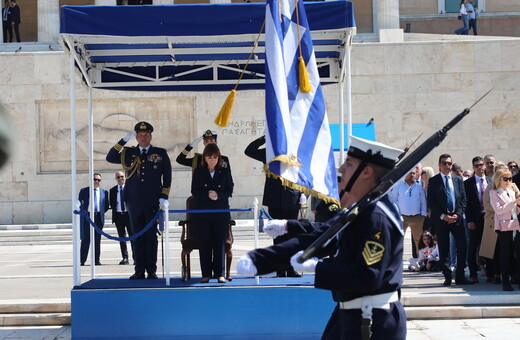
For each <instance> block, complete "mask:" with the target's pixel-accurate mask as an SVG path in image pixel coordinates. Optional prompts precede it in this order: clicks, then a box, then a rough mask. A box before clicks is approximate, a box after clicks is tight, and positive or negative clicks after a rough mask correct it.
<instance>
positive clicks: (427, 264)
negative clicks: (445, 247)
mask: <svg viewBox="0 0 520 340" xmlns="http://www.w3.org/2000/svg"><path fill="white" fill-rule="evenodd" d="M409 261H410V265H409V266H408V269H409V270H412V271H415V272H418V271H421V270H427V271H435V270H436V267H437V262H438V261H439V250H438V248H437V242H435V239H434V237H433V236H432V234H431V233H430V232H429V231H425V232H424V233H423V234H422V237H421V240H420V241H419V257H418V258H413V257H412V258H410V260H409Z"/></svg>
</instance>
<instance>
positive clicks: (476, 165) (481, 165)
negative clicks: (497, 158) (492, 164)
mask: <svg viewBox="0 0 520 340" xmlns="http://www.w3.org/2000/svg"><path fill="white" fill-rule="evenodd" d="M473 166H474V167H475V168H481V167H483V166H484V163H478V164H473Z"/></svg>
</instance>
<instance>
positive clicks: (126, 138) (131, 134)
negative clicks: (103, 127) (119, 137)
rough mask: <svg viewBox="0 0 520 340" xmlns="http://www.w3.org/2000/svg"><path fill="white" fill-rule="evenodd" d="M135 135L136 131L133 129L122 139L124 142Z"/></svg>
mask: <svg viewBox="0 0 520 340" xmlns="http://www.w3.org/2000/svg"><path fill="white" fill-rule="evenodd" d="M135 135H137V133H136V132H135V131H133V132H130V133H129V134H128V135H126V136H124V137H123V140H124V141H125V142H128V141H129V140H130V138H132V137H134V136H135Z"/></svg>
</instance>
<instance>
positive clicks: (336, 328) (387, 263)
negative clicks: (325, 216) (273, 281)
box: [249, 196, 406, 340]
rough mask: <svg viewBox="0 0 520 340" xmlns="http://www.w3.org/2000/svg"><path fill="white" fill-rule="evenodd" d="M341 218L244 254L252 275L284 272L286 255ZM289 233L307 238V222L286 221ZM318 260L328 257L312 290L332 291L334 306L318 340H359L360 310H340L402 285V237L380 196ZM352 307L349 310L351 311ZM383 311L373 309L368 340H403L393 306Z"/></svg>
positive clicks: (398, 308)
mask: <svg viewBox="0 0 520 340" xmlns="http://www.w3.org/2000/svg"><path fill="white" fill-rule="evenodd" d="M338 218H341V215H340V214H338V215H337V216H336V217H334V218H333V219H331V220H329V221H327V222H325V223H321V224H315V225H314V230H313V231H311V232H310V233H306V234H300V235H298V236H296V237H294V238H292V239H290V240H288V241H286V242H284V243H281V244H278V245H274V246H272V247H269V248H265V249H256V250H254V251H252V252H250V253H249V255H250V256H251V258H252V260H253V263H254V264H255V266H256V268H257V270H258V274H266V273H270V272H273V271H274V270H277V269H278V268H280V267H284V266H288V265H289V261H290V258H291V256H292V255H294V254H295V253H296V252H298V251H299V250H302V249H305V248H306V247H307V246H309V245H310V244H311V243H312V242H313V241H314V240H315V239H316V238H317V237H319V236H320V235H321V234H322V233H323V232H324V231H325V230H326V229H328V228H329V226H330V225H332V224H334V222H335V221H336V220H337V219H338ZM288 228H289V232H290V233H298V232H304V233H305V232H309V231H310V230H311V229H312V227H310V223H308V222H300V221H289V222H288ZM318 255H319V257H323V256H326V255H330V256H331V257H330V258H327V259H324V260H323V261H322V262H319V263H318V265H317V266H316V274H315V283H314V285H315V287H316V288H321V289H327V290H330V291H332V297H333V299H334V301H337V302H338V306H337V307H336V309H335V310H334V313H333V315H332V316H331V318H330V320H329V323H328V324H327V327H326V329H325V332H324V334H323V339H339V338H341V339H361V319H362V316H361V309H360V308H359V307H358V308H353V309H343V307H342V306H344V303H346V304H345V305H346V308H349V304H348V302H351V303H353V302H352V301H353V300H354V299H357V298H361V297H366V296H374V295H380V294H385V293H392V292H397V291H398V290H399V289H400V288H401V284H402V260H403V232H402V224H401V219H400V217H399V213H398V211H397V208H396V207H395V206H394V205H393V204H392V203H390V201H389V200H388V198H387V197H386V196H385V197H383V198H381V199H380V200H379V201H377V202H373V203H372V204H370V205H369V206H368V207H367V208H365V209H364V210H363V211H362V212H361V213H360V214H359V216H358V217H357V218H356V219H355V220H354V221H353V222H352V223H351V224H350V225H349V226H347V227H346V228H345V229H344V230H343V231H342V232H341V233H340V234H339V236H338V241H337V242H336V243H335V244H334V242H331V244H330V245H329V247H328V248H327V249H324V250H323V253H321V254H318ZM351 306H352V305H350V307H351ZM388 306H389V309H382V308H378V307H377V304H376V305H373V307H374V309H373V310H372V313H373V316H372V327H371V330H372V338H371V339H385V340H386V339H405V338H406V316H405V313H404V309H403V307H402V305H401V304H400V302H399V301H396V302H392V303H390V304H389V305H388Z"/></svg>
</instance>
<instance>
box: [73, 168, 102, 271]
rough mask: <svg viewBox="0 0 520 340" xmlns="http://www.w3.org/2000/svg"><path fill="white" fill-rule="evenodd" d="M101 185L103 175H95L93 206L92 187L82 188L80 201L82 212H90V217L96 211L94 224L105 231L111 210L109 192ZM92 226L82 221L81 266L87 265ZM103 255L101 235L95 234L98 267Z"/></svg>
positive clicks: (95, 252) (95, 254)
mask: <svg viewBox="0 0 520 340" xmlns="http://www.w3.org/2000/svg"><path fill="white" fill-rule="evenodd" d="M100 184H101V174H99V173H97V172H96V173H95V174H94V200H93V204H92V205H91V204H90V187H85V188H82V189H81V190H80V191H79V198H78V199H79V201H80V202H81V210H84V211H88V212H89V215H90V211H92V209H94V223H95V224H96V225H97V226H98V227H99V228H100V229H103V226H104V225H105V213H106V212H107V210H108V209H109V205H108V192H107V191H106V190H105V189H103V188H101V187H100V186H99V185H100ZM90 227H91V226H90V225H89V224H88V222H87V221H86V220H85V219H83V218H82V219H81V233H82V238H81V250H80V252H81V265H82V266H84V265H85V261H86V260H87V256H88V250H89V247H90ZM100 255H101V234H100V233H98V232H95V233H94V257H95V264H96V266H100V265H101V262H100V261H99V258H100Z"/></svg>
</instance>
